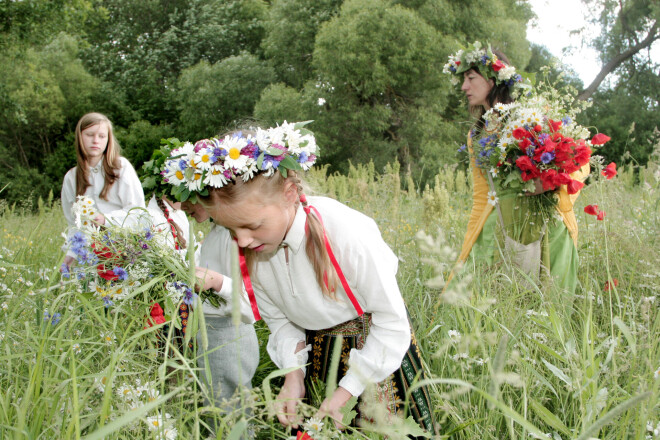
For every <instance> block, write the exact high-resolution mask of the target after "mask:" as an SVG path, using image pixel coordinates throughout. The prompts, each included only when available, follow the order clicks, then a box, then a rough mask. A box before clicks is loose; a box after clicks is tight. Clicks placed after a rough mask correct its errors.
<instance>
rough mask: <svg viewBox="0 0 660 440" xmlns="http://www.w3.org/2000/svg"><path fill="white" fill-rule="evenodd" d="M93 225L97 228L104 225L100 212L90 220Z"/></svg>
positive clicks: (103, 218) (103, 217)
mask: <svg viewBox="0 0 660 440" xmlns="http://www.w3.org/2000/svg"><path fill="white" fill-rule="evenodd" d="M92 221H93V222H94V223H96V224H97V225H99V226H103V225H105V216H104V215H103V214H101V213H100V212H99V213H98V214H96V215H95V216H94V218H93V219H92Z"/></svg>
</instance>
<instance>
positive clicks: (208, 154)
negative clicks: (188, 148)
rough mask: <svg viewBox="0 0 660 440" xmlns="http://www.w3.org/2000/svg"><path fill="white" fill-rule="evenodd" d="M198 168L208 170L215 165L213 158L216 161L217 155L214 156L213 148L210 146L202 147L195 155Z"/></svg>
mask: <svg viewBox="0 0 660 440" xmlns="http://www.w3.org/2000/svg"><path fill="white" fill-rule="evenodd" d="M193 160H194V161H195V164H196V165H197V169H200V170H208V169H210V168H211V166H212V165H213V162H211V161H212V160H213V161H215V156H213V150H211V149H210V148H202V149H201V150H199V152H198V153H197V154H196V155H195V157H194V159H193Z"/></svg>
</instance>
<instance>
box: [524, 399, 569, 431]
mask: <svg viewBox="0 0 660 440" xmlns="http://www.w3.org/2000/svg"><path fill="white" fill-rule="evenodd" d="M529 405H530V406H531V407H532V409H533V410H534V412H535V413H536V414H538V416H539V417H541V419H542V420H543V421H544V422H545V423H546V424H547V425H548V426H551V427H553V428H555V429H556V430H557V431H561V432H562V434H564V435H565V436H567V437H570V436H571V431H570V430H569V429H568V428H567V427H566V425H564V423H563V422H562V421H561V420H559V417H557V416H556V415H554V414H553V413H552V412H550V411H549V410H548V409H547V408H546V407H545V406H543V405H541V404H540V403H539V402H537V401H536V400H534V399H531V398H530V400H529Z"/></svg>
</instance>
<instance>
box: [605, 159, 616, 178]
mask: <svg viewBox="0 0 660 440" xmlns="http://www.w3.org/2000/svg"><path fill="white" fill-rule="evenodd" d="M603 176H605V177H607V179H608V180H609V179H611V178H612V177H614V176H616V164H615V163H614V162H611V163H610V164H609V165H608V166H606V167H605V169H604V170H603Z"/></svg>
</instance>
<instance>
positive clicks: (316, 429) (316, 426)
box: [303, 417, 323, 435]
mask: <svg viewBox="0 0 660 440" xmlns="http://www.w3.org/2000/svg"><path fill="white" fill-rule="evenodd" d="M303 429H304V430H305V431H307V432H309V433H310V434H312V435H313V434H320V433H321V429H323V422H322V421H321V419H319V418H317V417H310V418H309V419H307V421H306V422H305V423H303Z"/></svg>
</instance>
